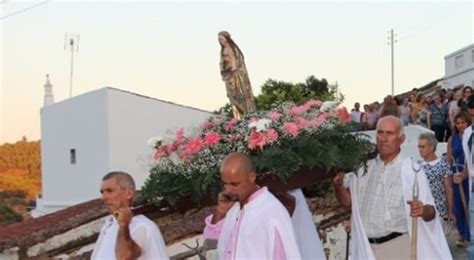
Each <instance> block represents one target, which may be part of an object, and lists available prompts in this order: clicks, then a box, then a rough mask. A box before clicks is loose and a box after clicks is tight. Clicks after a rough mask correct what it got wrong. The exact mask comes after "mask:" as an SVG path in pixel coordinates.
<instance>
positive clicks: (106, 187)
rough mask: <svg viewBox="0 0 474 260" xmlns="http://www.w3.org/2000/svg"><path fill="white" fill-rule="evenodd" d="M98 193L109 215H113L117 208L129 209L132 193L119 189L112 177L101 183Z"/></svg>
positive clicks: (129, 190) (128, 190)
mask: <svg viewBox="0 0 474 260" xmlns="http://www.w3.org/2000/svg"><path fill="white" fill-rule="evenodd" d="M100 193H101V194H102V196H101V199H102V201H103V202H104V204H105V207H107V210H108V211H109V213H110V214H113V213H114V212H115V211H116V210H118V209H119V208H122V207H130V201H131V200H132V198H133V193H134V191H132V190H131V189H124V188H121V187H120V186H119V185H118V183H117V179H116V178H113V177H112V178H110V179H107V180H105V181H103V182H102V185H101V187H100Z"/></svg>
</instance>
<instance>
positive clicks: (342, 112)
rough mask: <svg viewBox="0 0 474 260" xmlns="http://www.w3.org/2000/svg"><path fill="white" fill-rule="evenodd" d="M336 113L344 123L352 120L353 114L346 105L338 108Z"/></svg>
mask: <svg viewBox="0 0 474 260" xmlns="http://www.w3.org/2000/svg"><path fill="white" fill-rule="evenodd" d="M336 115H337V116H338V117H339V119H341V122H342V123H344V124H345V123H348V122H350V121H351V115H350V114H349V112H347V109H346V107H341V108H338V109H337V110H336Z"/></svg>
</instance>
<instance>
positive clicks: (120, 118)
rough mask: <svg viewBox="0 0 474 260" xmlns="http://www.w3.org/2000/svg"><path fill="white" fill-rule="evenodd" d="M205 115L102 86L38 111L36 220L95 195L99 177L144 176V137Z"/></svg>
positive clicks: (191, 123)
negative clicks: (111, 174) (39, 185)
mask: <svg viewBox="0 0 474 260" xmlns="http://www.w3.org/2000/svg"><path fill="white" fill-rule="evenodd" d="M209 115H210V112H208V111H204V110H199V109H195V108H191V107H186V106H182V105H177V104H174V103H171V102H166V101H162V100H158V99H155V98H150V97H146V96H142V95H139V94H134V93H131V92H127V91H123V90H119V89H115V88H110V87H106V88H102V89H99V90H95V91H92V92H88V93H85V94H82V95H79V96H76V97H73V98H70V99H67V100H64V101H61V102H58V103H55V104H50V105H48V106H45V107H43V108H42V109H41V172H42V198H39V199H38V200H37V208H36V211H35V212H34V214H35V215H36V216H38V215H42V214H46V213H50V212H53V211H56V210H59V209H63V208H66V207H68V206H71V205H74V204H77V203H80V202H84V201H87V200H90V199H94V198H98V197H100V193H99V189H100V184H101V178H102V177H103V176H104V175H105V174H106V173H108V172H110V171H115V170H120V171H126V172H129V173H130V174H131V175H132V176H133V177H134V179H135V181H136V184H137V188H140V187H141V186H142V185H143V184H144V181H145V180H146V178H147V177H148V170H149V168H150V167H149V166H150V165H149V164H150V161H151V160H150V158H151V155H152V148H151V147H149V146H147V140H148V139H149V138H150V137H153V136H157V135H164V134H166V133H167V131H168V130H170V129H171V130H173V129H178V128H181V127H184V128H187V127H191V126H196V125H197V124H199V123H201V122H203V121H204V120H205V119H206V118H208V117H209Z"/></svg>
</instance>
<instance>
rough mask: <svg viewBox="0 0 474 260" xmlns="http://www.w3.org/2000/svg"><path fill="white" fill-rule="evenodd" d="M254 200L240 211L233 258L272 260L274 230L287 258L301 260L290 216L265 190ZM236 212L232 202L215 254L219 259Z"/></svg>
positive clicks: (235, 218)
mask: <svg viewBox="0 0 474 260" xmlns="http://www.w3.org/2000/svg"><path fill="white" fill-rule="evenodd" d="M262 189H263V191H262V193H261V194H259V195H258V196H257V197H256V198H255V199H253V200H251V201H249V202H248V203H247V204H246V205H245V206H244V207H243V209H242V210H244V212H245V213H244V215H243V218H242V219H241V224H240V228H239V230H238V232H239V233H238V237H237V248H236V249H235V250H236V251H235V258H236V259H274V257H273V253H274V252H275V250H274V249H275V248H274V246H275V245H274V241H275V230H277V231H278V233H279V235H280V238H281V241H282V242H283V247H284V251H285V255H286V257H287V259H301V256H300V253H299V250H298V246H297V244H296V239H295V234H294V230H293V226H292V223H291V219H290V215H289V214H288V211H287V210H286V208H285V207H283V205H282V204H281V203H280V201H279V200H278V199H277V198H275V196H273V195H272V194H271V193H270V192H269V191H268V189H267V188H266V187H263V188H262ZM239 211H240V203H235V204H234V205H233V206H232V207H231V208H230V209H229V211H228V212H227V214H226V217H225V219H224V225H223V227H222V231H221V233H220V235H219V240H218V241H219V242H218V243H217V252H218V256H219V259H225V252H226V247H227V246H228V245H229V239H230V238H231V234H232V229H233V228H234V226H235V224H236V222H237V221H238V220H237V216H238V215H239Z"/></svg>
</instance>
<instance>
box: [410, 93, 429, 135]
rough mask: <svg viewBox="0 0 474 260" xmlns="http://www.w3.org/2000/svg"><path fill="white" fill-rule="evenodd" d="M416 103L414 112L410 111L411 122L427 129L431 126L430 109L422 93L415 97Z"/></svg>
mask: <svg viewBox="0 0 474 260" xmlns="http://www.w3.org/2000/svg"><path fill="white" fill-rule="evenodd" d="M416 101H417V102H418V103H417V108H416V111H415V112H412V116H414V117H413V122H415V124H417V125H421V126H423V127H426V128H428V129H430V128H431V121H430V120H431V110H430V107H429V105H428V103H427V102H426V99H425V97H424V95H423V94H419V95H418V96H417V97H416Z"/></svg>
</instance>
